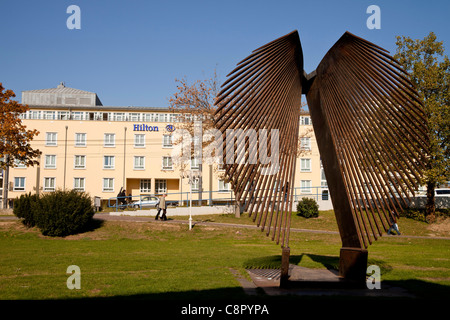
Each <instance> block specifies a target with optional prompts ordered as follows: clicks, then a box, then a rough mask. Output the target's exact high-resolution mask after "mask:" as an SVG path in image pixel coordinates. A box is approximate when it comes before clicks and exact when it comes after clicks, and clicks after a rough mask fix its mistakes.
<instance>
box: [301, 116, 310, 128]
mask: <svg viewBox="0 0 450 320" xmlns="http://www.w3.org/2000/svg"><path fill="white" fill-rule="evenodd" d="M300 124H301V125H305V126H308V125H311V117H310V116H302V117H300Z"/></svg>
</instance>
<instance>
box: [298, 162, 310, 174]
mask: <svg viewBox="0 0 450 320" xmlns="http://www.w3.org/2000/svg"><path fill="white" fill-rule="evenodd" d="M300 171H302V172H311V159H300Z"/></svg>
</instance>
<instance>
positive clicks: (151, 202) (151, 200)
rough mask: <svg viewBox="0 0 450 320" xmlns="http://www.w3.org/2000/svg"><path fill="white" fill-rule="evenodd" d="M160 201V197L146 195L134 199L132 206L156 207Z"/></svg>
mask: <svg viewBox="0 0 450 320" xmlns="http://www.w3.org/2000/svg"><path fill="white" fill-rule="evenodd" d="M158 203H159V199H158V198H157V197H155V196H144V197H142V198H141V199H140V200H137V201H133V202H132V203H131V206H132V207H133V208H144V207H150V208H156V206H157V205H158Z"/></svg>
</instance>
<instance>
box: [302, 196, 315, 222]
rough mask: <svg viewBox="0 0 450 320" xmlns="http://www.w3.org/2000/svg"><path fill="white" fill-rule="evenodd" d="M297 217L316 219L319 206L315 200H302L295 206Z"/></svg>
mask: <svg viewBox="0 0 450 320" xmlns="http://www.w3.org/2000/svg"><path fill="white" fill-rule="evenodd" d="M297 215H299V216H301V217H305V218H317V217H318V216H319V205H318V204H317V202H316V200H314V199H311V198H303V199H302V200H300V201H299V202H298V204H297Z"/></svg>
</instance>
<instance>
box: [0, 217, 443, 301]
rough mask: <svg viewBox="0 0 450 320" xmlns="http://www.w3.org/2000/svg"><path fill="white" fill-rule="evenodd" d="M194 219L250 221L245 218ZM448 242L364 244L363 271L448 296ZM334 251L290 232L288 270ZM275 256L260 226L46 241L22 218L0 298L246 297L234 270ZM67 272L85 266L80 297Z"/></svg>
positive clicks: (8, 225) (328, 258)
mask: <svg viewBox="0 0 450 320" xmlns="http://www.w3.org/2000/svg"><path fill="white" fill-rule="evenodd" d="M169 214H170V212H169ZM169 217H170V215H169ZM172 218H173V217H172ZM178 218H180V219H181V218H182V217H177V219H178ZM292 218H293V220H292V227H293V228H301V229H321V230H337V228H336V226H335V222H334V216H333V213H332V212H321V214H320V216H319V218H316V219H304V218H301V217H297V216H295V215H293V217H292ZM183 219H186V217H184V218H183ZM195 220H197V221H207V220H209V221H212V220H214V221H215V222H229V223H240V224H242V223H249V224H253V222H252V220H251V219H250V218H249V217H248V216H247V217H246V216H245V215H244V216H243V217H241V218H240V219H236V218H234V217H233V216H232V215H214V216H201V217H195ZM428 227H429V225H427V224H426V223H420V222H417V221H412V220H409V219H402V220H401V222H400V230H401V231H402V232H403V234H406V235H408V234H409V235H427V234H429V233H430V232H434V233H436V232H437V231H433V230H431V231H430V230H429V229H427V228H428ZM442 233H443V231H442V230H440V231H439V235H442ZM444 233H445V232H444ZM449 244H450V240H443V239H431V238H427V239H419V238H408V237H395V236H393V237H382V238H381V239H380V240H379V241H377V242H375V243H374V244H373V245H372V246H370V247H369V264H377V265H378V266H380V268H381V279H382V281H383V282H386V283H390V284H394V285H398V286H401V287H404V288H406V289H408V290H409V291H411V292H412V293H413V294H415V295H417V296H419V297H427V298H442V297H447V298H449V297H450V295H449V291H450V290H449V289H450V245H449ZM340 246H341V245H340V238H339V235H337V234H318V233H305V232H291V237H290V247H291V263H296V264H298V265H301V266H304V267H309V268H324V267H328V268H337V265H338V255H339V248H340ZM280 254H281V249H280V247H279V246H278V245H276V244H275V243H273V242H272V241H270V239H268V238H266V237H265V235H264V234H262V233H261V231H259V230H258V229H242V228H229V227H227V228H224V227H218V226H195V227H194V228H193V230H191V231H189V230H188V228H187V226H186V225H182V224H173V223H170V224H169V223H155V222H139V223H137V222H125V221H106V222H103V223H98V224H97V225H95V226H93V227H92V228H91V230H90V231H88V232H85V233H82V234H78V235H73V236H68V237H65V238H51V237H45V236H42V235H41V234H40V233H39V231H38V230H37V229H35V228H32V229H26V228H25V227H23V226H22V224H21V223H20V222H19V221H14V220H3V221H0V299H2V300H4V299H12V300H16V299H33V300H34V299H75V298H77V299H78V298H133V299H135V298H143V299H144V298H145V299H152V300H177V299H190V300H192V299H224V298H230V297H232V298H234V299H243V300H244V299H247V296H246V295H245V294H244V292H243V290H242V289H241V287H240V284H239V282H238V281H237V280H236V278H235V276H234V274H233V273H232V272H231V271H230V269H233V270H235V271H237V272H238V273H239V274H241V276H243V277H245V276H246V271H245V268H249V267H256V268H273V267H277V266H279V263H280V259H281V258H280ZM69 265H77V266H79V267H80V269H81V289H80V290H69V289H68V288H67V286H66V280H67V278H68V277H69V274H66V270H67V267H68V266H69ZM265 298H267V297H265ZM274 299H276V298H274Z"/></svg>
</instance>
